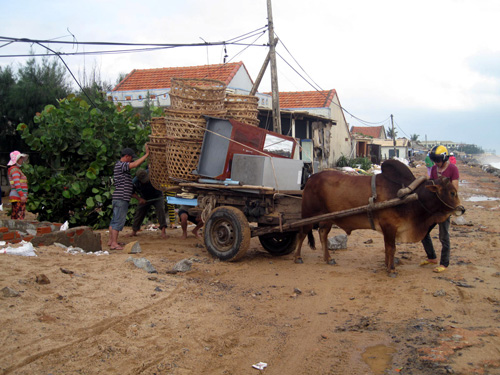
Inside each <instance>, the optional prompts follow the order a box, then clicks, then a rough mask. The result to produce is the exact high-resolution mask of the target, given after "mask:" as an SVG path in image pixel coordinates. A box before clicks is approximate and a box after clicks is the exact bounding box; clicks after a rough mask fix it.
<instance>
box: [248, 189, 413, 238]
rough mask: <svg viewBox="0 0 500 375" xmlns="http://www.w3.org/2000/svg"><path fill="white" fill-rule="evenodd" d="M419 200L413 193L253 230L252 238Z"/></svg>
mask: <svg viewBox="0 0 500 375" xmlns="http://www.w3.org/2000/svg"><path fill="white" fill-rule="evenodd" d="M417 199H418V195H417V194H415V193H413V194H410V195H408V196H406V197H405V198H394V199H390V200H387V201H384V202H378V203H374V204H368V205H366V206H361V207H356V208H350V209H348V210H343V211H336V212H330V213H328V214H323V215H318V216H313V217H309V218H305V219H301V220H297V221H294V222H291V223H287V224H283V225H279V226H272V227H267V228H253V229H252V234H251V236H252V237H255V236H262V235H264V234H269V233H274V232H281V233H283V232H289V231H293V230H294V229H297V228H300V227H302V226H304V225H308V224H315V223H319V222H321V221H326V220H332V219H338V218H342V217H346V216H352V215H356V214H359V213H363V212H368V211H377V210H381V209H384V208H388V207H394V206H399V205H401V204H406V203H409V202H412V201H415V200H417Z"/></svg>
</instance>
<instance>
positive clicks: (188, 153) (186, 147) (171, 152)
mask: <svg viewBox="0 0 500 375" xmlns="http://www.w3.org/2000/svg"><path fill="white" fill-rule="evenodd" d="M200 152H201V140H200V141H185V140H173V139H172V140H168V141H167V163H168V173H169V178H170V181H176V180H177V179H178V180H184V181H196V180H197V179H198V178H199V176H196V175H193V174H192V173H191V172H192V171H193V170H195V169H196V168H197V167H198V161H199V159H200ZM176 182H177V181H176Z"/></svg>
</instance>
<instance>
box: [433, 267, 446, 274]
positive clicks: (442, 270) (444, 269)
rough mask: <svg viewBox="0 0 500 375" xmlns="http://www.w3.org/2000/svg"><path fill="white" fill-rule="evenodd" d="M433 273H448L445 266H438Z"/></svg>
mask: <svg viewBox="0 0 500 375" xmlns="http://www.w3.org/2000/svg"><path fill="white" fill-rule="evenodd" d="M433 271H434V272H436V273H441V272H444V271H446V267H445V266H438V267H436V268H434V270H433Z"/></svg>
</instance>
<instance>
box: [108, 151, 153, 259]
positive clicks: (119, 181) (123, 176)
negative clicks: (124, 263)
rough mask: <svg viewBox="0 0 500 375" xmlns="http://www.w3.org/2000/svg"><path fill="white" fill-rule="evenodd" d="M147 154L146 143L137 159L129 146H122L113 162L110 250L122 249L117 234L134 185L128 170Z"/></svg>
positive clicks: (135, 166)
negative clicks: (118, 155)
mask: <svg viewBox="0 0 500 375" xmlns="http://www.w3.org/2000/svg"><path fill="white" fill-rule="evenodd" d="M148 156H149V148H148V145H146V153H145V154H144V156H141V157H140V158H139V159H137V160H134V159H136V158H137V156H136V155H135V152H134V150H132V149H131V148H124V149H123V150H122V152H121V158H120V160H118V161H117V162H116V164H115V169H114V173H113V178H114V184H115V191H114V193H113V217H112V218H111V223H110V224H109V242H108V245H109V247H110V249H111V250H123V247H122V246H121V244H119V243H118V234H119V232H120V231H121V230H122V229H123V227H124V226H125V222H126V220H127V212H128V205H129V202H130V198H132V194H133V193H134V186H133V184H132V176H131V175H130V170H131V169H134V168H137V167H138V166H140V165H141V164H142V163H143V162H144V161H145V160H146V158H147V157H148Z"/></svg>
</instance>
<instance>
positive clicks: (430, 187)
mask: <svg viewBox="0 0 500 375" xmlns="http://www.w3.org/2000/svg"><path fill="white" fill-rule="evenodd" d="M425 188H426V189H427V190H429V191H432V192H433V193H436V194H437V193H439V192H440V191H441V186H439V185H427V186H426V187H425Z"/></svg>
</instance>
